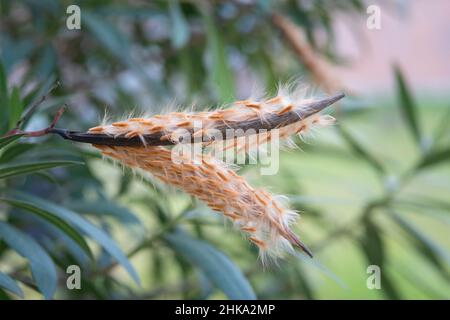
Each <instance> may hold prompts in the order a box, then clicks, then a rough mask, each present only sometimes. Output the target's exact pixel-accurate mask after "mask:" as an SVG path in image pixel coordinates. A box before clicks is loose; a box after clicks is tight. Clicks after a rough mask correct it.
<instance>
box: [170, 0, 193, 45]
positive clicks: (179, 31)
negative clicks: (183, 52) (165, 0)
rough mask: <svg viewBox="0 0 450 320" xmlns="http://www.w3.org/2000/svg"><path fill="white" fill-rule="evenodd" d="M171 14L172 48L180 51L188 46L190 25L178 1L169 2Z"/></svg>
mask: <svg viewBox="0 0 450 320" xmlns="http://www.w3.org/2000/svg"><path fill="white" fill-rule="evenodd" d="M169 14H170V19H171V20H172V33H171V34H172V35H171V39H172V46H173V47H174V48H176V49H180V48H182V47H184V46H185V45H186V43H187V42H188V41H189V37H190V34H191V33H190V29H189V24H188V23H187V21H186V18H185V17H184V14H183V10H182V9H181V6H180V3H179V2H178V1H177V0H173V1H170V2H169Z"/></svg>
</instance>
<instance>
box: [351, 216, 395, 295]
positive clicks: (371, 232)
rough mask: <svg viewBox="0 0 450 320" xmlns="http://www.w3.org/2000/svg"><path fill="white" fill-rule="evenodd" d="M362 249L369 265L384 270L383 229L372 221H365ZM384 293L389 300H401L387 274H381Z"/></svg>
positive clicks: (361, 242) (368, 219)
mask: <svg viewBox="0 0 450 320" xmlns="http://www.w3.org/2000/svg"><path fill="white" fill-rule="evenodd" d="M360 245H361V248H362V250H363V252H364V254H365V255H366V257H367V262H368V264H369V265H377V266H379V267H380V268H381V270H384V268H385V250H384V243H383V239H382V238H381V229H380V228H379V227H378V226H377V225H376V224H375V223H374V222H373V221H372V220H371V219H370V218H367V219H365V220H364V232H363V237H362V239H361V241H360ZM381 286H382V292H383V294H384V295H386V297H387V298H389V299H400V295H399V292H398V290H397V289H396V286H395V285H394V284H393V282H392V280H391V278H390V276H389V275H388V274H387V273H386V272H381Z"/></svg>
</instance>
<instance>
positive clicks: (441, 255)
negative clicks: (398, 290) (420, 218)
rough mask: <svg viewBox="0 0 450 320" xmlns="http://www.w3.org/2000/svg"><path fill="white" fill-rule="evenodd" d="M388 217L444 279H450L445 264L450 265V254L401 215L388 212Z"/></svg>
mask: <svg viewBox="0 0 450 320" xmlns="http://www.w3.org/2000/svg"><path fill="white" fill-rule="evenodd" d="M390 216H391V217H392V218H393V219H394V221H395V222H397V224H398V225H399V226H400V227H401V228H402V229H403V230H404V231H405V232H406V233H408V234H409V235H410V236H411V237H412V238H413V239H414V240H415V241H416V247H417V248H418V249H419V250H420V251H421V253H422V254H424V256H425V257H426V258H427V259H428V260H429V261H430V262H431V263H433V264H434V265H435V266H436V267H437V269H438V270H439V271H441V273H442V275H443V276H444V277H445V278H446V279H450V277H449V274H448V272H447V270H446V266H445V264H447V265H449V264H450V253H449V252H448V250H446V249H445V248H444V247H442V246H441V245H439V244H438V243H436V242H435V241H434V240H433V239H431V238H430V237H429V236H428V235H427V234H425V233H424V232H422V230H420V229H419V228H417V227H416V226H415V225H414V224H413V223H411V222H410V221H408V220H407V219H405V218H404V217H403V216H402V215H400V214H398V213H396V212H394V211H392V210H391V211H390Z"/></svg>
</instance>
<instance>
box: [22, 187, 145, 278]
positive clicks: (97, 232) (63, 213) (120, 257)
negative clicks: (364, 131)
mask: <svg viewBox="0 0 450 320" xmlns="http://www.w3.org/2000/svg"><path fill="white" fill-rule="evenodd" d="M13 195H14V196H17V197H18V198H19V199H20V200H26V201H30V202H32V203H33V204H34V205H35V206H37V207H39V208H40V209H42V210H45V211H48V212H51V213H53V214H54V215H57V216H58V217H59V218H61V219H63V220H64V221H66V222H70V223H71V224H72V225H73V226H75V227H77V228H79V229H80V230H81V231H83V232H84V233H85V234H86V235H88V236H89V237H91V238H92V239H93V240H95V241H96V242H97V243H98V244H99V245H100V246H102V247H103V248H104V249H105V251H106V252H108V253H109V254H110V255H111V256H112V257H113V258H114V259H115V260H116V261H118V262H119V263H120V264H121V265H122V266H123V267H124V268H125V269H126V270H127V271H128V274H129V275H130V276H131V277H132V278H133V280H134V281H135V282H136V283H137V284H139V276H138V274H137V272H136V270H135V269H134V268H133V266H132V265H131V263H130V261H129V260H128V258H127V257H126V255H125V254H124V253H123V252H122V250H121V249H120V248H119V247H118V246H117V245H116V243H115V242H114V240H113V239H111V238H110V236H109V235H108V234H107V233H106V232H105V231H103V230H101V229H99V228H98V227H97V226H95V225H94V224H92V223H91V222H89V221H88V220H86V219H84V218H83V217H82V216H80V215H79V214H78V213H76V212H73V211H72V210H69V209H67V208H64V207H62V206H59V205H57V204H54V203H52V202H49V201H47V200H44V199H42V198H38V197H35V196H33V195H31V194H26V193H19V192H14V193H13Z"/></svg>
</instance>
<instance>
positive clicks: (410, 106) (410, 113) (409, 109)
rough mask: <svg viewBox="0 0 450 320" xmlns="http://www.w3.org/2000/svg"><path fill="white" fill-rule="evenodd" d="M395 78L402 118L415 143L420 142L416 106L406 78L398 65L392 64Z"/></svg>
mask: <svg viewBox="0 0 450 320" xmlns="http://www.w3.org/2000/svg"><path fill="white" fill-rule="evenodd" d="M394 70H395V78H396V83H397V94H398V97H399V105H400V109H401V111H402V115H403V118H404V119H405V121H406V123H407V125H408V126H409V129H410V130H411V133H412V135H413V137H414V139H415V140H416V143H417V144H418V145H420V143H421V137H422V136H421V133H420V127H419V121H418V116H417V107H416V105H415V102H414V100H413V97H412V95H411V93H410V90H409V88H408V85H407V83H406V80H405V78H404V76H403V74H402V71H401V70H400V67H399V66H397V65H396V66H394Z"/></svg>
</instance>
